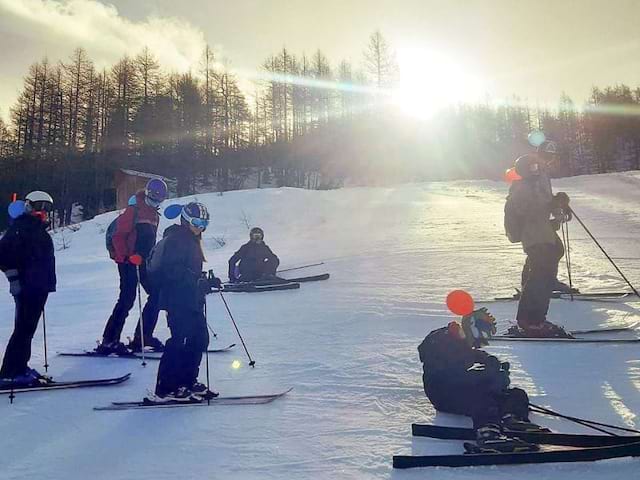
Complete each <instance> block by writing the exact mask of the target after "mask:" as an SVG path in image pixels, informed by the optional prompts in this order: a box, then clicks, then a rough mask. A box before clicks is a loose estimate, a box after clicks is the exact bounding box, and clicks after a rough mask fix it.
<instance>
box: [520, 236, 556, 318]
mask: <svg viewBox="0 0 640 480" xmlns="http://www.w3.org/2000/svg"><path fill="white" fill-rule="evenodd" d="M563 256H564V247H563V246H562V243H561V242H560V240H558V241H557V242H556V243H555V244H550V243H541V244H538V245H533V246H531V247H529V249H528V250H527V260H526V264H525V269H524V270H523V275H522V278H523V282H522V295H521V296H520V302H519V303H518V313H517V314H516V319H517V320H518V325H519V326H520V327H521V328H527V327H528V326H531V325H540V324H542V323H543V322H544V321H545V320H546V318H547V312H548V311H549V302H550V301H551V294H552V293H553V288H554V286H555V284H556V278H557V276H558V264H559V263H560V259H561V258H562V257H563ZM526 265H528V269H527V268H526Z"/></svg>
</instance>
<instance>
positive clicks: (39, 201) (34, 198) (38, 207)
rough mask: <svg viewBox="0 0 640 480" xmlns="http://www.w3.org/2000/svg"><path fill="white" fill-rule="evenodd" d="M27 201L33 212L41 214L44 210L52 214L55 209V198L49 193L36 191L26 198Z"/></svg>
mask: <svg viewBox="0 0 640 480" xmlns="http://www.w3.org/2000/svg"><path fill="white" fill-rule="evenodd" d="M25 200H26V204H27V205H28V207H29V208H30V210H32V211H33V210H35V211H36V212H39V211H43V210H44V211H48V212H50V211H51V210H52V209H53V198H51V195H49V194H48V193H47V192H43V191H40V190H34V191H33V192H31V193H29V194H28V195H27V196H26V197H25Z"/></svg>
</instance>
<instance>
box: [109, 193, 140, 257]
mask: <svg viewBox="0 0 640 480" xmlns="http://www.w3.org/2000/svg"><path fill="white" fill-rule="evenodd" d="M130 206H132V207H133V225H134V227H135V224H136V223H138V205H136V204H133V205H130ZM123 213H124V212H123ZM123 213H121V214H120V215H118V216H117V217H116V218H115V220H113V221H112V222H111V223H110V224H109V226H108V227H107V231H106V233H105V235H104V240H105V246H106V247H107V252H109V256H110V257H111V258H114V257H115V254H116V250H115V248H114V247H113V234H114V233H115V232H116V227H117V226H118V219H119V218H120V217H121V216H122V215H123Z"/></svg>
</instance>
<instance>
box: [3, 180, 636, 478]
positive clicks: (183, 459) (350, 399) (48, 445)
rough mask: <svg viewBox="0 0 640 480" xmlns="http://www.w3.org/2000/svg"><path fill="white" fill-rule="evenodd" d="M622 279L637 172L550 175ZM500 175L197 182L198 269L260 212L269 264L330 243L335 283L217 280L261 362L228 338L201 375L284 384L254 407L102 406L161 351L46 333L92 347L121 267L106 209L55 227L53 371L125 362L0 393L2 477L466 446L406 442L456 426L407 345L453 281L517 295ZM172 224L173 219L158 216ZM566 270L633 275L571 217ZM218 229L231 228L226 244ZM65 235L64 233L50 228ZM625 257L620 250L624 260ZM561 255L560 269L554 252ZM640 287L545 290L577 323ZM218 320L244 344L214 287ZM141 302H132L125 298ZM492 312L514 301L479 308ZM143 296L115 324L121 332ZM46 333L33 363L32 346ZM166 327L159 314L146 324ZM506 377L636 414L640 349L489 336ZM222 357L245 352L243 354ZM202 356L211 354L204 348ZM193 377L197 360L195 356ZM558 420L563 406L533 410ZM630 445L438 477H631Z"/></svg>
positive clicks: (587, 281) (555, 398) (325, 461)
mask: <svg viewBox="0 0 640 480" xmlns="http://www.w3.org/2000/svg"><path fill="white" fill-rule="evenodd" d="M554 186H555V188H556V190H559V189H561V190H566V191H567V192H568V193H569V195H571V197H572V205H573V207H574V209H575V210H576V212H578V214H579V215H581V218H582V219H583V220H584V221H585V223H586V224H587V225H588V226H589V227H590V228H591V229H592V231H593V233H594V234H595V235H596V236H597V237H598V238H599V239H600V240H601V242H602V244H603V245H604V246H605V248H607V249H608V251H609V252H610V254H611V255H612V256H614V257H622V258H624V259H621V260H619V264H620V266H621V268H623V270H624V271H626V272H627V274H628V276H629V277H630V279H631V280H632V281H635V282H636V283H637V284H640V261H639V260H638V259H637V257H638V237H639V234H640V216H639V214H638V206H639V205H640V188H639V187H640V175H638V174H637V173H635V174H634V173H628V174H613V175H603V176H590V177H576V178H571V179H563V180H560V181H554ZM505 194H506V186H505V185H504V184H500V183H494V182H488V181H485V182H453V183H429V184H415V185H405V186H399V187H395V188H353V189H343V190H336V191H326V192H317V191H304V190H296V189H286V188H285V189H274V190H256V191H242V192H231V193H226V194H225V195H224V196H218V195H215V194H210V195H200V196H198V197H197V199H198V200H199V201H201V202H204V203H206V204H207V205H208V207H209V208H210V211H211V213H212V219H213V221H212V224H211V226H210V228H209V230H208V231H207V232H205V236H204V237H205V238H204V242H205V243H204V244H205V253H206V256H207V259H208V263H207V268H212V269H214V270H215V271H216V273H218V274H219V275H224V276H225V278H226V268H227V267H226V261H227V259H228V258H229V256H230V255H231V254H232V253H233V252H234V251H235V249H237V247H239V246H240V245H241V244H242V243H244V242H245V241H246V237H247V235H248V229H247V225H249V226H254V225H259V226H261V227H263V228H264V229H265V231H266V241H267V243H268V244H269V245H270V246H271V247H272V249H273V250H274V251H275V252H276V253H277V254H278V255H279V256H280V258H281V261H282V264H281V268H286V267H293V266H296V265H299V264H304V263H314V262H320V261H323V262H324V265H323V266H321V267H316V268H312V269H308V270H303V271H299V272H296V274H297V273H300V274H303V273H304V274H307V273H308V274H313V273H322V272H324V271H328V272H330V273H331V275H332V278H331V280H329V281H327V282H319V283H314V284H306V285H303V286H302V288H301V289H300V290H297V291H287V292H273V293H265V294H255V295H251V294H228V295H227V297H226V298H227V300H228V302H229V304H230V307H231V309H232V311H233V313H234V315H235V317H236V320H237V321H238V323H239V326H240V328H241V331H242V333H243V334H244V336H245V340H246V341H247V345H248V347H249V349H250V351H251V354H252V356H253V357H254V358H255V360H256V362H257V366H256V368H255V369H251V368H249V367H248V366H247V365H246V359H245V358H244V356H243V353H242V350H241V349H240V348H239V347H236V349H235V350H234V351H233V352H232V353H226V354H217V355H211V356H210V361H211V379H212V382H213V384H214V386H215V388H216V389H218V390H220V391H221V392H222V393H223V394H227V395H230V394H244V393H258V392H261V393H267V392H275V391H278V390H281V389H283V388H285V387H294V390H293V392H291V394H289V395H288V396H287V397H286V398H284V399H282V400H279V401H277V402H274V403H273V404H270V405H263V406H249V407H246V406H238V407H230V406H217V407H211V408H193V409H178V410H155V411H132V412H94V411H93V410H92V407H93V406H95V405H104V404H107V403H108V402H110V401H114V400H134V399H138V398H141V397H142V396H143V395H145V393H146V389H147V388H153V386H154V382H155V374H156V368H157V364H155V363H149V365H148V366H147V367H146V368H143V367H142V366H141V365H140V362H137V361H131V360H123V359H82V358H81V359H78V358H62V357H57V356H55V352H56V351H60V350H63V349H64V350H70V349H82V348H90V347H92V346H93V345H94V342H95V340H96V339H98V338H99V337H100V336H101V333H102V329H103V327H104V323H105V321H106V319H107V317H108V315H109V313H110V311H111V308H112V307H113V304H114V302H115V298H116V296H117V272H116V269H115V267H114V265H113V263H112V262H111V261H110V260H109V259H108V257H107V255H106V252H105V249H104V245H103V244H104V241H103V238H104V230H105V228H106V226H107V225H108V223H109V222H110V221H111V219H113V218H114V217H115V215H116V213H115V212H114V213H110V214H105V215H102V216H100V217H97V218H96V219H94V220H92V221H89V222H85V223H84V224H82V226H81V229H80V230H79V231H77V232H75V233H67V234H65V236H66V238H65V243H67V244H69V242H70V248H68V249H65V250H61V251H59V252H58V253H57V257H58V278H59V291H58V292H57V293H55V294H53V295H52V296H51V297H50V301H49V304H48V306H47V333H48V341H49V355H50V358H49V362H50V364H51V368H50V373H51V374H53V375H54V376H55V377H56V378H58V379H65V378H67V379H73V378H87V377H100V376H107V375H109V376H110V375H114V374H121V373H125V372H132V373H133V377H132V379H131V380H130V381H129V382H128V383H126V384H123V385H121V386H117V387H109V388H103V389H86V390H76V391H60V392H49V393H30V394H23V395H19V396H18V397H17V399H16V402H15V404H14V405H9V403H8V399H5V398H2V399H0V432H1V435H0V457H1V458H2V467H1V468H0V478H10V479H34V478H56V479H57V478H64V479H65V480H74V479H83V480H84V479H87V478H93V479H109V480H115V479H154V480H155V479H164V478H168V479H174V478H220V479H223V478H224V479H265V478H274V479H275V478H277V479H285V478H286V479H291V478H295V479H325V478H331V479H334V478H340V479H364V478H394V479H405V478H406V479H413V478H425V477H426V476H427V475H432V476H433V475H434V473H433V472H426V471H392V469H391V457H392V455H393V454H401V453H404V454H407V453H411V452H413V453H415V454H426V453H441V452H450V453H453V452H458V451H460V449H461V448H460V445H459V444H457V443H455V442H444V441H437V440H428V439H416V440H412V438H411V435H410V424H411V423H412V422H415V421H421V422H427V421H433V420H434V419H435V421H438V422H441V423H446V424H453V425H456V424H467V423H468V422H466V420H465V419H462V418H457V417H454V416H449V415H443V414H436V412H435V411H434V410H433V408H432V407H431V405H430V403H429V402H428V400H427V399H426V398H425V396H424V393H423V392H422V385H421V365H420V363H419V361H418V358H417V351H416V347H417V345H418V344H419V343H420V341H421V340H422V338H423V337H424V336H425V335H426V334H427V333H428V332H429V331H430V330H432V329H434V328H436V327H439V326H442V325H444V324H446V323H447V322H448V321H449V320H450V318H451V315H450V314H449V313H448V311H447V310H446V307H445V306H444V298H445V296H446V294H447V293H448V292H449V291H450V290H451V289H454V288H463V289H466V290H468V291H469V292H470V293H472V294H473V295H474V297H476V298H478V299H480V298H488V297H492V296H494V295H495V294H509V293H511V292H512V289H513V287H514V286H516V285H517V284H518V283H519V275H520V270H521V266H522V262H523V261H524V255H523V253H522V252H521V250H520V247H519V246H518V245H512V244H510V243H508V241H507V240H506V238H505V236H504V234H503V228H502V209H503V202H504V197H505ZM168 224H169V222H168V221H165V224H164V225H163V227H164V226H166V225H168ZM570 230H571V231H570V233H571V246H572V260H573V278H574V283H575V284H576V285H577V286H578V287H580V288H581V289H582V290H590V291H593V290H610V289H625V285H624V284H623V283H622V281H621V280H620V279H619V278H618V277H617V275H616V273H615V271H614V270H613V268H612V267H611V266H610V265H609V264H608V262H607V261H606V259H604V257H603V256H602V254H601V253H600V252H599V250H597V248H596V247H595V245H593V243H592V242H591V241H590V240H589V239H588V237H587V236H586V234H585V233H584V231H582V229H581V228H580V227H579V225H578V224H577V223H576V222H573V223H571V225H570ZM220 240H223V241H224V243H225V245H224V246H223V247H220V246H219V241H220ZM62 241H63V240H62V238H61V235H58V236H57V238H56V242H58V244H60V245H61V244H62ZM629 258H632V259H629ZM561 271H562V272H564V270H563V269H562V268H561ZM7 290H8V289H7V285H6V282H5V281H4V279H2V280H0V319H1V321H0V348H1V349H2V351H3V352H4V346H5V344H6V341H7V339H8V336H9V334H10V332H11V327H12V316H13V302H12V300H11V297H10V296H9V294H8V293H7ZM639 306H640V304H639V303H638V302H626V303H617V304H616V303H613V304H612V303H606V304H605V303H588V302H575V303H570V302H565V301H554V302H553V304H552V306H551V313H550V319H551V320H553V321H557V322H559V323H562V324H564V325H566V326H568V327H571V328H578V327H579V328H583V327H585V328H586V327H595V326H598V325H610V326H613V325H623V324H625V325H626V324H631V323H634V322H636V321H639V320H640V316H639V315H638V310H637V308H638V307H639ZM208 307H209V321H210V323H211V325H212V327H213V328H214V330H215V331H216V332H217V333H218V339H215V340H212V346H213V347H215V346H218V345H219V346H223V345H227V344H229V343H231V342H236V341H237V339H236V337H235V335H234V331H233V329H232V326H231V323H230V321H229V319H228V318H227V317H226V312H225V310H224V308H223V305H222V303H221V301H220V298H219V297H217V296H215V295H211V296H210V298H209V299H208ZM136 308H137V306H136ZM490 308H491V310H492V311H493V312H494V314H495V315H496V317H497V318H498V319H499V320H500V322H501V326H503V327H506V325H507V324H508V321H509V320H510V319H512V318H513V317H514V312H515V308H516V304H515V303H513V304H493V305H491V306H490ZM136 318H137V313H136V311H135V310H134V311H132V314H131V316H130V318H129V320H128V323H127V325H126V327H125V332H124V334H125V335H131V334H132V332H133V328H134V322H135V319H136ZM41 331H42V330H40V331H39V333H38V334H37V336H36V338H35V340H34V348H33V351H34V353H33V361H32V366H34V367H36V368H39V367H41V366H42V364H43V348H42V335H41ZM157 334H158V336H160V337H161V338H166V336H167V335H168V331H167V329H166V322H165V321H164V314H162V317H161V320H160V322H159V327H158V330H157ZM490 351H491V352H492V353H495V354H498V355H500V356H502V357H504V359H505V360H509V361H510V362H511V365H512V372H513V373H512V381H513V383H514V384H515V385H519V386H522V387H524V388H526V389H527V390H528V391H529V392H530V393H531V395H532V399H533V401H535V402H537V403H542V404H545V405H548V406H551V407H552V408H554V409H557V410H559V411H563V412H568V413H572V414H575V415H579V416H585V417H591V418H596V419H599V420H601V421H605V422H614V423H618V424H626V425H629V426H632V427H636V428H637V427H638V421H637V418H636V415H637V414H638V413H640V395H638V390H639V389H640V359H639V357H638V347H636V346H633V345H619V346H611V345H600V346H598V345H568V346H567V345H551V344H547V345H539V344H536V345H522V344H499V345H498V344H497V345H495V346H492V347H490ZM234 360H240V361H242V366H241V367H240V368H239V369H233V368H232V366H231V365H232V362H233V361H234ZM203 365H204V364H203ZM201 374H202V375H201V378H203V375H204V368H203V369H201ZM539 420H540V421H542V422H544V423H546V424H547V425H549V426H552V427H553V428H556V429H558V430H564V431H580V429H579V428H578V427H577V426H575V425H572V424H566V423H564V424H563V423H559V422H558V421H555V420H546V419H544V420H543V419H539ZM639 468H640V462H639V461H638V460H620V461H609V462H600V463H598V464H591V465H589V464H575V465H547V466H527V467H516V468H509V467H501V468H477V469H474V470H472V471H459V470H447V469H441V470H439V471H438V472H437V474H436V475H437V478H445V479H447V478H460V477H461V476H462V475H472V476H473V477H474V478H491V479H496V478H499V479H510V478H513V476H515V475H518V476H519V477H520V478H531V479H533V478H535V479H536V480H539V479H541V478H554V479H555V478H563V479H566V478H571V479H578V478H580V479H581V480H586V479H596V478H597V479H602V478H607V479H614V478H627V479H629V478H635V476H636V475H637V473H638V469H639Z"/></svg>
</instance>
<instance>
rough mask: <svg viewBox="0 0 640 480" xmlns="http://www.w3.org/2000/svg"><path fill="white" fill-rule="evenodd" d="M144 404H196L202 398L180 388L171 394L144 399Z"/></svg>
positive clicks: (161, 394)
mask: <svg viewBox="0 0 640 480" xmlns="http://www.w3.org/2000/svg"><path fill="white" fill-rule="evenodd" d="M144 401H145V402H146V403H152V404H158V403H198V402H201V401H202V398H201V397H199V396H198V395H196V394H195V393H194V392H192V391H191V390H190V389H188V388H187V387H180V388H178V389H177V390H175V391H173V392H166V393H157V392H156V393H155V394H154V395H150V396H149V397H147V398H145V399H144Z"/></svg>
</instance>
